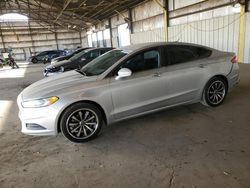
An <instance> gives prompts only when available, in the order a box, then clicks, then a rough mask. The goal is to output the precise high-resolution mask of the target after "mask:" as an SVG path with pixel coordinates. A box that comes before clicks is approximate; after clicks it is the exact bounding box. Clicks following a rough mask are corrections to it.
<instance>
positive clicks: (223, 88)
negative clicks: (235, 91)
mask: <svg viewBox="0 0 250 188" xmlns="http://www.w3.org/2000/svg"><path fill="white" fill-rule="evenodd" d="M226 96H227V82H226V81H225V80H224V79H223V78H220V77H213V78H211V79H210V80H209V81H208V83H207V84H206V86H205V89H204V91H203V96H202V104H204V105H205V106H211V107H216V106H219V105H221V104H222V103H223V102H224V100H225V98H226Z"/></svg>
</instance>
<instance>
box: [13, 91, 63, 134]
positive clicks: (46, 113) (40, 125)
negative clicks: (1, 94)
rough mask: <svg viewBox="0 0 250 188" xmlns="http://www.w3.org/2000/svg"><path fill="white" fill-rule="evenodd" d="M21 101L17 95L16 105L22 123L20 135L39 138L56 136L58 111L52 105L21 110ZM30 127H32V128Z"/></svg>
mask: <svg viewBox="0 0 250 188" xmlns="http://www.w3.org/2000/svg"><path fill="white" fill-rule="evenodd" d="M21 101H22V99H21V95H19V96H18V98H17V103H18V107H19V118H20V120H21V123H22V130H21V132H22V133H24V134H27V135H39V136H47V135H57V133H58V131H57V117H58V115H59V110H57V108H56V107H55V105H54V104H53V105H51V106H47V107H41V108H23V107H22V105H21ZM30 125H33V127H32V126H30ZM34 126H36V127H34Z"/></svg>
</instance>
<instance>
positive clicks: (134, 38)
mask: <svg viewBox="0 0 250 188" xmlns="http://www.w3.org/2000/svg"><path fill="white" fill-rule="evenodd" d="M164 40H165V38H164V28H159V29H154V30H150V31H144V32H138V33H134V34H132V35H131V44H138V43H145V42H159V41H164Z"/></svg>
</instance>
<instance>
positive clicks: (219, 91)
mask: <svg viewBox="0 0 250 188" xmlns="http://www.w3.org/2000/svg"><path fill="white" fill-rule="evenodd" d="M238 81H239V67H238V64H237V58H236V56H235V54H234V53H227V52H221V51H218V50H215V49H211V48H208V47H204V46H199V45H195V44H188V43H147V44H139V45H132V46H128V47H124V48H122V49H115V50H112V51H110V52H108V53H106V54H104V55H102V56H100V57H98V58H97V59H95V60H94V61H92V62H90V63H89V64H88V65H86V66H85V67H83V68H82V69H81V70H73V71H69V72H66V73H63V74H61V75H57V76H54V77H51V78H44V79H42V80H40V81H38V82H36V83H34V84H32V85H30V86H29V87H27V88H26V89H24V90H23V91H22V92H21V93H20V95H19V96H18V99H17V103H18V106H19V109H20V113H19V117H20V119H21V121H22V132H23V133H25V134H28V135H56V134H58V133H59V132H62V133H63V135H64V136H65V137H66V138H68V139H69V140H70V141H73V142H85V141H88V140H90V139H92V138H94V137H96V136H97V135H98V133H99V132H100V130H101V128H102V127H103V125H105V124H106V125H108V124H111V123H114V122H118V121H121V120H124V119H128V118H133V117H137V116H140V115H145V114H148V113H152V112H156V111H159V110H163V109H166V108H170V107H174V106H179V105H184V104H191V103H197V102H201V103H202V104H204V105H207V106H211V107H216V106H218V105H220V104H222V103H223V101H224V99H225V97H226V95H227V93H228V92H229V91H231V90H232V88H233V87H234V86H235V85H236V84H237V83H238Z"/></svg>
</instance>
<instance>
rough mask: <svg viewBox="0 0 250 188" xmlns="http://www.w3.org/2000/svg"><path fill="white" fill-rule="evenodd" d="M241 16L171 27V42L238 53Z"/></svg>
mask: <svg viewBox="0 0 250 188" xmlns="http://www.w3.org/2000/svg"><path fill="white" fill-rule="evenodd" d="M239 19H240V15H239V14H234V15H228V16H223V17H217V18H213V19H208V20H201V21H196V22H191V23H186V24H181V25H175V26H172V27H169V41H180V42H189V43H196V44H201V45H205V46H209V47H212V48H215V49H218V50H222V51H229V52H231V51H233V52H235V53H237V52H238V38H239Z"/></svg>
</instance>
